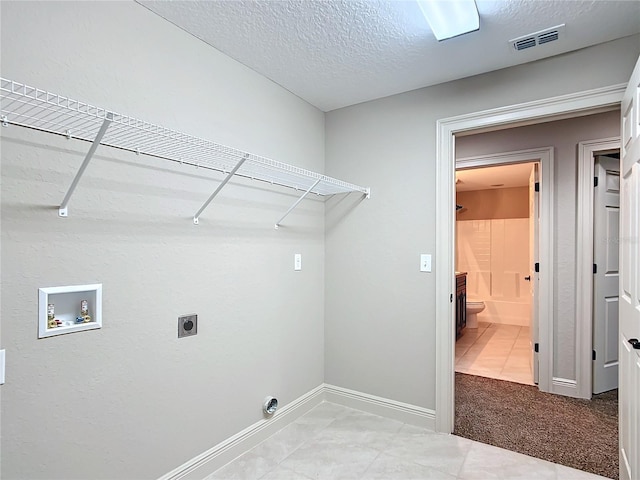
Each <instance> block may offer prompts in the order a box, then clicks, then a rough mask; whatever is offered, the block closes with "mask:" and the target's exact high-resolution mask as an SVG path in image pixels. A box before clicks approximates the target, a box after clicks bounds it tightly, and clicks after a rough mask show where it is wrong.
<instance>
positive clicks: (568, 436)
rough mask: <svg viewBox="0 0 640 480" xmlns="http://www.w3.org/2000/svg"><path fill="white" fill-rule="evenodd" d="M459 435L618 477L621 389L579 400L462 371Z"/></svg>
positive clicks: (458, 395) (458, 396)
mask: <svg viewBox="0 0 640 480" xmlns="http://www.w3.org/2000/svg"><path fill="white" fill-rule="evenodd" d="M454 434H456V435H459V436H461V437H466V438H470V439H471V440H476V441H478V442H483V443H487V444H489V445H495V446H497V447H502V448H506V449H508V450H512V451H515V452H520V453H524V454H526V455H530V456H532V457H537V458H542V459H544V460H549V461H550V462H555V463H559V464H562V465H566V466H568V467H572V468H577V469H580V470H584V471H586V472H591V473H595V474H597V475H602V476H605V477H609V478H614V479H617V478H618V391H617V390H613V391H611V392H607V393H603V394H600V395H597V396H594V398H593V399H592V400H590V401H589V400H579V399H575V398H569V397H562V396H559V395H551V394H548V393H542V392H540V391H539V390H538V389H537V387H532V386H529V385H521V384H518V383H512V382H505V381H502V380H494V379H491V378H483V377H476V376H473V375H465V374H462V373H456V420H455V431H454Z"/></svg>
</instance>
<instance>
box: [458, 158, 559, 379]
mask: <svg viewBox="0 0 640 480" xmlns="http://www.w3.org/2000/svg"><path fill="white" fill-rule="evenodd" d="M553 153H554V147H542V148H532V149H528V150H518V151H513V152H502V153H496V154H489V155H481V156H477V157H467V158H460V159H457V160H456V162H455V165H456V169H464V168H474V167H480V166H489V165H504V164H515V163H525V162H538V163H539V164H540V210H539V211H540V229H539V231H538V240H539V245H540V248H539V254H538V261H539V263H540V265H542V266H543V268H542V269H541V270H542V271H541V272H540V273H539V282H538V288H537V293H538V298H537V299H534V301H537V302H538V331H537V332H534V335H535V338H536V339H538V342H539V343H540V345H542V344H544V345H546V346H547V348H542V349H540V351H539V352H538V367H539V368H538V374H539V375H538V377H539V378H538V387H539V388H540V390H542V391H543V392H553V384H552V382H551V378H552V367H553V306H554V304H553V269H552V268H553V258H554V251H555V249H554V241H553V222H554V217H553V199H554V193H555V192H554V187H553V185H554V182H553V178H554V175H553V174H554V171H555V168H554V155H553ZM454 243H455V240H454ZM454 261H455V258H454ZM544 266H547V267H546V268H545V267H544ZM549 267H551V268H549ZM451 348H452V349H453V350H454V352H455V340H453V346H452V347H451Z"/></svg>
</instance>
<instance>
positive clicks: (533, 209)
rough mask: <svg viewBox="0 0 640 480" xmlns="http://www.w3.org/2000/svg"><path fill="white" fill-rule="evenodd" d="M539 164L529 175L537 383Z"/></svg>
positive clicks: (533, 358)
mask: <svg viewBox="0 0 640 480" xmlns="http://www.w3.org/2000/svg"><path fill="white" fill-rule="evenodd" d="M538 168H539V165H538V164H537V163H535V164H533V168H532V169H531V175H530V177H529V276H528V277H527V278H528V279H529V281H530V284H529V285H530V286H529V290H530V292H531V312H530V320H529V336H530V340H529V343H530V346H531V356H530V358H529V362H530V364H531V372H532V373H533V383H535V384H536V385H537V384H538V352H536V348H535V346H536V345H537V343H538V294H537V287H538V274H537V273H536V271H535V264H536V263H537V262H538V251H539V245H538V227H539V225H540V217H539V215H540V214H539V211H540V209H539V208H538V205H539V203H538V202H539V197H540V195H539V192H537V191H536V184H538V185H540V184H539V179H540V175H539V172H538Z"/></svg>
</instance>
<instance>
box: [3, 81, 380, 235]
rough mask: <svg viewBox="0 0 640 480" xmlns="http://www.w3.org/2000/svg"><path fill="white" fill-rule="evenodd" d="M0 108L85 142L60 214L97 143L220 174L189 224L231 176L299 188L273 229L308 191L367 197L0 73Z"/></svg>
mask: <svg viewBox="0 0 640 480" xmlns="http://www.w3.org/2000/svg"><path fill="white" fill-rule="evenodd" d="M0 108H1V113H0V115H1V116H0V122H1V123H2V126H3V127H7V126H9V125H18V126H22V127H27V128H31V129H35V130H41V131H44V132H48V133H53V134H56V135H63V136H66V137H67V138H75V139H79V140H84V141H87V142H91V146H90V148H89V151H88V152H87V155H86V156H85V159H84V161H83V163H82V165H81V166H80V168H79V170H78V172H77V174H76V176H75V178H74V179H73V181H72V183H71V186H70V187H69V190H68V191H67V194H66V195H65V197H64V199H63V200H62V203H61V204H60V209H59V215H60V216H61V217H66V216H67V215H68V204H69V201H70V199H71V196H72V195H73V192H74V190H75V188H76V186H77V184H78V182H79V181H80V178H81V177H82V174H83V173H84V171H85V169H86V168H87V166H88V164H89V162H90V161H91V158H92V156H93V154H94V153H95V151H96V149H97V148H98V146H100V145H104V146H108V147H112V148H117V149H121V150H126V151H129V152H134V153H136V154H144V155H149V156H152V157H156V158H159V159H163V160H169V161H173V162H179V163H182V164H185V165H193V166H197V167H202V168H207V169H211V170H215V171H218V172H222V173H224V174H225V178H224V179H223V180H222V182H221V183H220V184H219V185H218V187H217V188H216V190H215V191H214V192H213V193H212V194H211V196H210V197H209V198H208V199H207V200H206V202H205V203H204V204H203V205H202V207H201V208H200V209H199V210H198V211H197V212H196V214H195V215H194V217H193V222H194V223H195V224H198V222H199V217H200V215H201V214H202V212H203V211H204V210H205V209H206V208H207V207H208V206H209V204H210V203H211V201H212V200H213V199H214V198H215V197H216V195H218V193H219V192H220V190H222V188H223V187H224V186H225V185H226V184H227V182H228V181H229V180H230V179H231V178H232V177H233V176H234V175H237V176H240V177H244V178H250V179H253V180H259V181H263V182H267V183H270V184H273V185H279V186H282V187H288V188H292V189H295V190H297V191H300V192H304V193H303V194H302V196H300V197H299V198H298V199H297V200H296V202H295V203H294V204H293V205H292V206H291V208H289V210H288V211H287V212H286V213H285V214H284V215H283V216H282V218H280V220H278V221H277V222H276V228H278V226H279V225H280V223H281V222H282V220H284V218H285V217H286V216H287V215H288V214H289V213H290V212H291V211H292V210H293V209H294V208H295V207H296V206H297V205H298V204H299V203H300V202H301V201H302V200H303V199H304V198H305V197H306V196H307V195H309V194H315V195H320V196H323V197H326V196H331V195H335V194H339V193H351V192H359V193H361V194H363V195H365V196H366V197H367V198H369V194H370V190H369V188H365V187H361V186H358V185H354V184H352V183H348V182H345V181H342V180H338V179H336V178H332V177H328V176H326V175H322V174H320V173H316V172H312V171H310V170H306V169H304V168H300V167H296V166H293V165H289V164H286V163H282V162H278V161H275V160H271V159H269V158H265V157H261V156H259V155H255V154H252V153H247V152H243V151H241V150H237V149H235V148H231V147H226V146H224V145H220V144H218V143H214V142H211V141H209V140H204V139H202V138H198V137H194V136H191V135H187V134H185V133H181V132H178V131H175V130H171V129H168V128H165V127H161V126H159V125H154V124H152V123H149V122H146V121H144V120H138V119H136V118H133V117H129V116H127V115H122V114H120V113H116V112H113V111H110V110H108V109H106V108H102V107H96V106H94V105H90V104H87V103H84V102H80V101H77V100H73V99H71V98H68V97H63V96H61V95H57V94H55V93H51V92H48V91H46V90H41V89H39V88H35V87H30V86H28V85H25V84H22V83H18V82H15V81H12V80H8V79H5V78H0Z"/></svg>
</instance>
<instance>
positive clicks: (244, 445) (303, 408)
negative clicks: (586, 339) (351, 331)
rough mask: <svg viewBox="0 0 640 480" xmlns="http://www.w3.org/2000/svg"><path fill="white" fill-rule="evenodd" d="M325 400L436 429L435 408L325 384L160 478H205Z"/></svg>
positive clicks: (171, 479)
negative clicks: (431, 408)
mask: <svg viewBox="0 0 640 480" xmlns="http://www.w3.org/2000/svg"><path fill="white" fill-rule="evenodd" d="M574 383H575V382H574ZM323 401H327V402H332V403H337V404H339V405H344V406H345V407H350V408H355V409H357V410H362V411H364V412H368V413H373V414H375V415H380V416H382V417H387V418H392V419H394V420H399V421H401V422H404V423H408V424H410V425H417V426H420V427H424V428H428V429H430V430H435V420H436V412H435V411H434V410H430V409H428V408H423V407H418V406H415V405H411V404H408V403H402V402H398V401H395V400H390V399H388V398H383V397H377V396H375V395H370V394H368V393H362V392H357V391H355V390H349V389H348V388H342V387H336V386H335V385H328V384H326V383H324V384H322V385H318V386H317V387H316V388H314V389H313V390H311V391H309V392H307V393H305V394H304V395H302V396H301V397H299V398H297V399H296V400H294V401H292V402H291V403H289V404H287V405H284V406H283V407H280V408H279V409H278V412H277V413H276V414H275V415H274V416H273V417H272V418H265V419H263V420H260V421H258V422H256V423H254V424H253V425H251V426H249V427H247V428H245V429H244V430H242V431H241V432H239V433H237V434H235V435H234V436H232V437H229V438H228V439H226V440H224V441H222V442H220V443H219V444H217V445H216V446H214V447H212V448H210V449H209V450H207V451H206V452H204V453H201V454H200V455H198V456H197V457H194V458H192V459H191V460H188V461H187V462H185V463H184V464H182V465H180V466H179V467H178V468H175V469H174V470H172V471H171V472H169V473H167V474H165V475H163V476H162V477H160V478H159V479H158V480H192V479H199V480H200V479H203V478H205V477H206V476H208V475H211V474H212V473H213V472H215V471H216V470H218V469H219V468H220V467H223V466H224V465H226V464H227V463H229V462H230V461H232V460H234V459H235V458H237V457H239V456H240V455H242V454H243V453H245V452H247V451H249V450H251V449H252V448H253V447H255V446H256V445H258V444H259V443H260V442H262V441H264V440H266V439H267V438H268V437H270V436H271V435H273V434H274V433H276V432H278V431H279V430H282V429H283V428H284V427H286V426H287V425H288V424H290V423H292V422H294V421H295V420H296V419H298V418H299V417H301V416H302V415H304V414H305V413H307V412H308V411H309V410H311V409H312V408H313V407H315V406H316V405H319V404H320V403H322V402H323Z"/></svg>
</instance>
